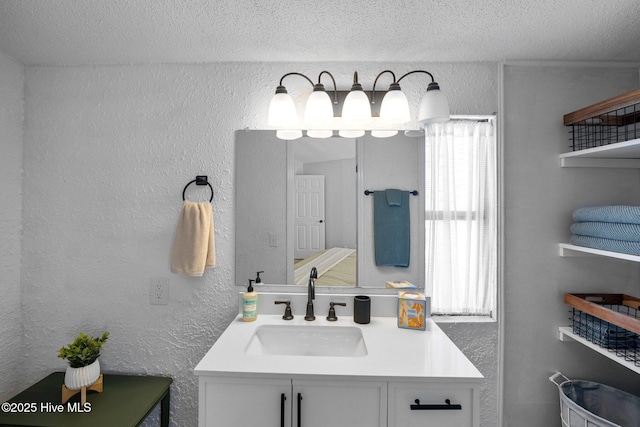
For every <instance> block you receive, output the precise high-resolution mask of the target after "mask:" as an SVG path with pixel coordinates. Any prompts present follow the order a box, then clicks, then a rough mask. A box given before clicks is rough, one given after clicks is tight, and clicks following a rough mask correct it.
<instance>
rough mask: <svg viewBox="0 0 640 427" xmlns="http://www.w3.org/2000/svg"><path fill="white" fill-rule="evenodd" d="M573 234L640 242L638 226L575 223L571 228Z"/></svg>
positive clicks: (639, 227) (608, 223) (613, 223)
mask: <svg viewBox="0 0 640 427" xmlns="http://www.w3.org/2000/svg"><path fill="white" fill-rule="evenodd" d="M571 232H572V233H573V234H580V235H582V236H591V237H604V238H605V239H614V240H627V241H631V242H640V225H638V224H623V223H620V222H576V223H575V224H573V225H572V226H571Z"/></svg>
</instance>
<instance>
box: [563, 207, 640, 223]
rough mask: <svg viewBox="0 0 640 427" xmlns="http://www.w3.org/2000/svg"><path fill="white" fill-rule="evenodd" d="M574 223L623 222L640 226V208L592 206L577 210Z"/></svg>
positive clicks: (574, 213) (574, 214)
mask: <svg viewBox="0 0 640 427" xmlns="http://www.w3.org/2000/svg"><path fill="white" fill-rule="evenodd" d="M573 219H574V221H596V222H623V223H625V224H640V206H626V205H615V206H592V207H586V208H580V209H576V210H575V211H574V212H573Z"/></svg>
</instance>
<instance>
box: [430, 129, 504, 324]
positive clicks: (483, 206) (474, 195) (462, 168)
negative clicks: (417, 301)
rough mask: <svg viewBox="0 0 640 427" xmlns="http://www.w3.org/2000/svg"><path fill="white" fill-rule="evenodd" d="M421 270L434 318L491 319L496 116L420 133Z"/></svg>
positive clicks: (493, 302) (494, 281)
mask: <svg viewBox="0 0 640 427" xmlns="http://www.w3.org/2000/svg"><path fill="white" fill-rule="evenodd" d="M425 132H426V137H425V141H426V142H425V143H426V148H425V161H426V164H425V178H426V179H425V184H426V186H425V230H426V236H425V238H426V239H425V242H426V243H425V244H426V250H425V257H426V260H425V261H426V262H425V266H426V267H425V268H426V272H425V273H426V274H425V277H426V288H427V290H428V289H429V288H431V291H432V294H431V296H432V300H431V303H432V312H433V313H435V314H458V315H459V314H462V315H490V314H491V312H492V311H493V310H495V305H496V286H497V209H498V207H497V203H498V201H497V171H496V163H497V159H496V149H497V147H496V145H497V143H496V133H495V117H493V116H491V118H490V119H489V120H488V122H477V121H459V120H453V121H450V122H447V123H436V124H431V125H428V126H427V127H426V129H425Z"/></svg>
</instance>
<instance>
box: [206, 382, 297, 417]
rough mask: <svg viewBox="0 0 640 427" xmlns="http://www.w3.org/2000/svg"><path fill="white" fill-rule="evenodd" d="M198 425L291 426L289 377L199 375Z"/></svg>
mask: <svg viewBox="0 0 640 427" xmlns="http://www.w3.org/2000/svg"><path fill="white" fill-rule="evenodd" d="M199 393H200V396H199V408H198V419H199V422H198V425H199V427H252V426H264V427H291V380H289V379H246V378H226V377H200V391H199Z"/></svg>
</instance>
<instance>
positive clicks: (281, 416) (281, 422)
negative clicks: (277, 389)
mask: <svg viewBox="0 0 640 427" xmlns="http://www.w3.org/2000/svg"><path fill="white" fill-rule="evenodd" d="M285 400H287V396H285V395H284V393H282V394H281V395H280V427H284V401H285Z"/></svg>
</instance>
